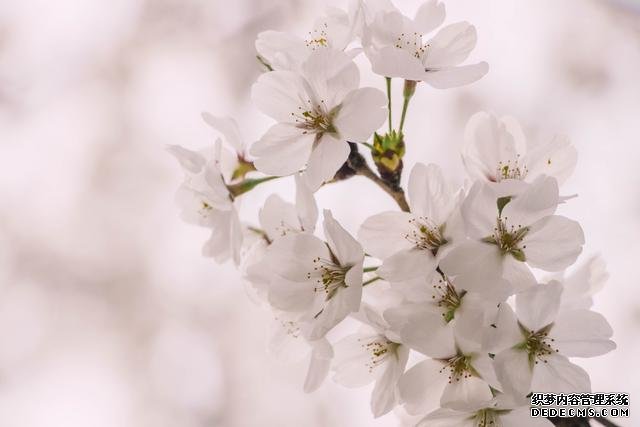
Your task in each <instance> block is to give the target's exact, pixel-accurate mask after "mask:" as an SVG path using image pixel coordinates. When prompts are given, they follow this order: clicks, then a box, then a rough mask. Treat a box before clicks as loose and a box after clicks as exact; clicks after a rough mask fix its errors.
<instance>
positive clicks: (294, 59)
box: [256, 7, 359, 70]
mask: <svg viewBox="0 0 640 427" xmlns="http://www.w3.org/2000/svg"><path fill="white" fill-rule="evenodd" d="M353 38H354V23H353V22H352V21H351V20H350V17H349V15H348V14H347V12H345V11H344V10H341V9H338V8H332V7H329V8H327V10H326V14H325V16H322V17H320V18H318V19H317V20H316V22H315V23H314V25H313V28H312V29H311V31H309V32H308V34H307V35H306V37H305V38H304V39H303V38H301V37H298V36H296V35H293V34H289V33H285V32H281V31H273V30H268V31H263V32H261V33H260V34H258V39H257V40H256V50H257V51H258V54H259V55H260V57H261V59H262V60H263V61H264V62H265V63H266V64H267V65H268V66H269V67H270V68H271V69H272V70H299V68H300V65H301V64H302V63H303V62H304V61H305V60H306V59H307V58H308V57H309V55H311V53H312V52H314V51H316V50H320V49H335V50H339V51H343V50H345V48H346V47H347V45H348V44H349V43H350V42H351V41H352V40H353ZM357 52H359V51H358V50H354V51H352V52H351V55H350V56H353V54H355V53H357Z"/></svg>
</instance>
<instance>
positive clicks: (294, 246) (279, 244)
mask: <svg viewBox="0 0 640 427" xmlns="http://www.w3.org/2000/svg"><path fill="white" fill-rule="evenodd" d="M266 256H267V260H268V265H269V266H270V268H271V270H272V271H273V272H274V273H276V274H277V275H279V276H281V277H284V278H286V279H288V280H291V281H296V282H305V281H307V280H309V278H308V273H309V272H311V271H313V268H314V267H315V265H314V259H315V258H317V257H320V258H321V259H325V260H328V259H330V257H331V255H330V253H329V249H328V248H327V246H326V245H325V243H324V242H323V241H322V240H320V239H318V238H317V237H314V236H311V235H308V234H290V235H287V236H284V237H282V238H281V239H277V240H275V241H274V242H273V243H272V244H271V245H270V246H269V248H268V250H267V255H266ZM311 280H314V279H313V278H312V279H311Z"/></svg>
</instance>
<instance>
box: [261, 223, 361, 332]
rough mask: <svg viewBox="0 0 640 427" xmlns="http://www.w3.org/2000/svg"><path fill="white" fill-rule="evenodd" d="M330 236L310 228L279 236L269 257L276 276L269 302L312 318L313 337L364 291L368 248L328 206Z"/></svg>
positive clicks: (338, 318) (352, 307)
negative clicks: (311, 231) (314, 233)
mask: <svg viewBox="0 0 640 427" xmlns="http://www.w3.org/2000/svg"><path fill="white" fill-rule="evenodd" d="M323 225H324V232H325V236H326V239H327V242H326V243H325V242H324V241H322V240H320V239H319V238H317V237H315V236H312V235H309V234H303V233H302V234H291V235H287V236H284V237H282V238H280V239H277V240H275V241H274V242H273V243H272V244H271V245H270V246H269V248H268V250H267V256H266V258H265V260H266V265H268V266H269V269H270V271H271V274H272V277H271V282H270V284H269V291H268V292H269V295H268V298H269V302H270V303H271V305H272V306H273V307H275V308H276V309H278V310H282V311H287V312H293V313H300V314H302V316H301V320H303V321H304V322H308V325H307V326H306V327H305V331H304V333H305V336H306V337H307V338H308V339H309V340H312V341H313V340H316V339H319V338H321V337H323V336H324V335H325V334H326V333H327V332H328V331H329V330H331V329H332V328H333V327H334V326H335V325H337V324H338V323H339V322H341V321H342V320H343V319H344V318H345V317H346V316H347V315H348V314H349V313H353V312H357V311H358V310H359V308H360V298H361V296H362V274H363V267H362V266H363V261H364V252H363V251H362V247H361V246H360V244H359V243H358V242H357V241H356V240H355V239H354V238H353V237H351V235H349V233H347V231H346V230H344V229H343V228H342V227H341V226H340V225H339V224H338V222H337V221H336V220H334V219H333V216H332V215H331V212H329V211H328V210H325V212H324V223H323Z"/></svg>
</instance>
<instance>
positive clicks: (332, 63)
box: [301, 48, 360, 108]
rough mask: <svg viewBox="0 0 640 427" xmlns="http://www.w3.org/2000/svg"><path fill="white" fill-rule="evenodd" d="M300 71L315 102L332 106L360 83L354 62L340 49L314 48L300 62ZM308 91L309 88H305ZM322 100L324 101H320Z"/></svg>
mask: <svg viewBox="0 0 640 427" xmlns="http://www.w3.org/2000/svg"><path fill="white" fill-rule="evenodd" d="M301 68H302V73H303V75H304V77H305V80H306V82H307V83H308V85H309V87H310V88H311V92H312V93H313V95H315V96H316V97H317V102H318V103H322V104H324V106H325V107H327V108H333V107H336V106H338V105H339V104H341V103H342V102H343V100H344V99H345V96H347V94H348V93H349V92H351V91H352V90H354V89H357V88H358V86H359V85H360V71H359V70H358V67H357V66H356V64H355V62H353V60H352V59H351V57H349V55H347V54H346V53H344V52H343V51H341V50H337V49H333V48H327V49H316V50H315V51H313V52H312V53H311V55H310V56H309V57H308V58H307V60H306V61H305V62H304V63H303V64H302V67H301ZM307 93H308V94H309V96H311V93H309V89H307ZM321 101H324V102H321Z"/></svg>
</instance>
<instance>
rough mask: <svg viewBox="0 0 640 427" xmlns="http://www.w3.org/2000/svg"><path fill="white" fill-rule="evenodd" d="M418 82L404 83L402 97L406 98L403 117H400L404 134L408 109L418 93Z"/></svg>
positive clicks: (403, 104) (406, 81) (403, 105)
mask: <svg viewBox="0 0 640 427" xmlns="http://www.w3.org/2000/svg"><path fill="white" fill-rule="evenodd" d="M417 84H418V82H416V81H413V80H405V81H404V90H403V91H402V96H403V98H404V102H403V103H402V116H400V129H399V130H400V133H402V129H404V119H405V118H406V117H407V109H408V108H409V101H411V98H412V97H413V94H414V93H416V85H417Z"/></svg>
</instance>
